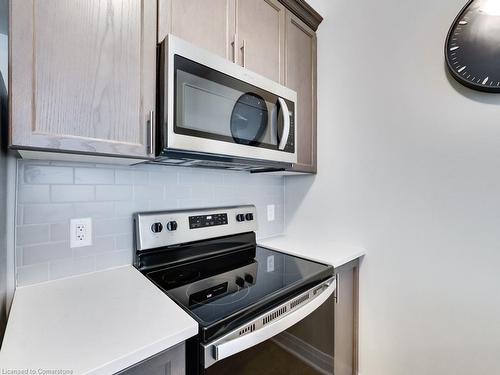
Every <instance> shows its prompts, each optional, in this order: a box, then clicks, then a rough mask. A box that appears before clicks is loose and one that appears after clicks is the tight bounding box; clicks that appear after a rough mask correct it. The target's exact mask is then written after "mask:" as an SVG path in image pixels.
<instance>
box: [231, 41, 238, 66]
mask: <svg viewBox="0 0 500 375" xmlns="http://www.w3.org/2000/svg"><path fill="white" fill-rule="evenodd" d="M231 48H232V50H233V62H234V63H235V62H236V58H237V56H236V55H237V53H236V34H235V35H234V36H233V41H232V42H231Z"/></svg>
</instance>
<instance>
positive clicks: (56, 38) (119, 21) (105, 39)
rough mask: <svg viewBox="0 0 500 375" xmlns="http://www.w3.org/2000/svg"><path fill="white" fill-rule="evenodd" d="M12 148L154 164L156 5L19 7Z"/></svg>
mask: <svg viewBox="0 0 500 375" xmlns="http://www.w3.org/2000/svg"><path fill="white" fill-rule="evenodd" d="M10 7H11V19H10V43H11V55H10V69H11V74H12V75H11V79H10V97H11V99H10V106H11V108H10V116H11V140H10V141H11V146H12V147H13V148H17V149H27V150H41V151H56V152H65V153H84V154H92V155H109V156H119V157H126V158H138V159H149V158H150V157H152V156H153V155H152V143H153V142H152V141H153V139H152V137H153V132H152V131H151V128H152V126H153V122H154V116H153V114H154V110H155V94H156V86H155V82H156V18H157V17H156V13H157V5H156V2H155V1H151V0H108V1H102V0H72V1H64V0H23V1H18V0H11V1H10Z"/></svg>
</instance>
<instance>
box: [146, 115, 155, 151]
mask: <svg viewBox="0 0 500 375" xmlns="http://www.w3.org/2000/svg"><path fill="white" fill-rule="evenodd" d="M147 129H148V130H147V132H148V144H147V153H148V154H149V155H153V156H154V153H155V152H154V147H155V111H150V112H149V119H148V126H147Z"/></svg>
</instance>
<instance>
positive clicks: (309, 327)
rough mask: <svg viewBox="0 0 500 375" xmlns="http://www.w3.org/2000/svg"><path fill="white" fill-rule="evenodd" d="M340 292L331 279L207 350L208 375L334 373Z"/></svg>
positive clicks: (221, 339)
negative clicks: (335, 302) (335, 323)
mask: <svg viewBox="0 0 500 375" xmlns="http://www.w3.org/2000/svg"><path fill="white" fill-rule="evenodd" d="M335 289H336V282H335V279H334V278H332V279H329V280H327V281H325V282H323V283H322V284H320V285H318V286H316V287H314V288H312V289H310V290H308V291H306V292H304V293H302V294H300V295H298V296H296V297H294V298H293V299H291V300H289V301H287V302H286V303H283V304H280V305H279V306H277V307H275V308H274V309H272V310H269V311H266V312H265V313H263V314H262V315H260V316H259V317H257V318H256V319H253V320H252V321H250V322H248V323H247V324H245V325H244V326H242V327H239V328H238V329H236V330H234V331H232V332H230V333H228V334H226V335H224V336H222V337H220V338H218V339H216V340H214V341H213V342H210V343H208V344H205V345H202V353H204V358H203V360H204V368H205V373H206V374H225V373H227V374H246V373H248V374H273V373H277V374H287V373H297V374H299V373H300V374H307V373H311V374H315V373H321V372H324V371H326V372H328V371H329V369H330V368H333V341H334V334H333V302H332V301H333V298H332V294H333V292H334V291H335ZM328 326H330V327H331V330H330V329H327V328H326V327H328ZM314 327H315V328H314ZM312 331H316V332H314V334H312V333H313V332H312ZM330 331H331V332H330ZM298 369H303V371H299V372H297V370H298Z"/></svg>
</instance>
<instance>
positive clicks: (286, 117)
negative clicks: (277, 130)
mask: <svg viewBox="0 0 500 375" xmlns="http://www.w3.org/2000/svg"><path fill="white" fill-rule="evenodd" d="M278 103H279V104H280V107H281V112H283V134H282V135H281V139H280V144H279V145H278V149H280V150H284V149H285V147H286V144H287V142H288V136H289V135H290V111H289V110H288V105H287V104H286V101H285V99H283V98H278Z"/></svg>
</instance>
